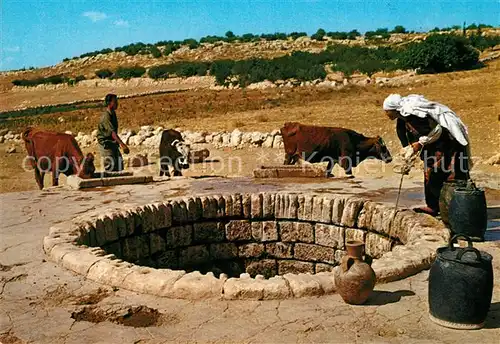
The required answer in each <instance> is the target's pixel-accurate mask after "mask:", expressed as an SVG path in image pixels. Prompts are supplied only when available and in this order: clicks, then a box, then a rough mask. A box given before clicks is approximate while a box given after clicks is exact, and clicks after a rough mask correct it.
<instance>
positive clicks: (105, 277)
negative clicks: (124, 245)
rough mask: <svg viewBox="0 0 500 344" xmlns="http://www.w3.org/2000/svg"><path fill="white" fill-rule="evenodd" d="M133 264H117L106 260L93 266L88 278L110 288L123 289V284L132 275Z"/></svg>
mask: <svg viewBox="0 0 500 344" xmlns="http://www.w3.org/2000/svg"><path fill="white" fill-rule="evenodd" d="M131 266H133V265H132V264H129V263H126V262H121V263H116V262H113V261H112V260H110V259H107V258H104V259H102V260H99V261H98V262H96V263H95V264H93V265H92V266H91V267H90V269H89V270H88V272H87V278H88V279H90V280H92V281H95V282H98V283H102V284H107V285H109V286H116V287H120V288H122V287H123V286H122V282H123V280H124V279H125V277H126V276H127V275H128V274H129V273H130V267H131Z"/></svg>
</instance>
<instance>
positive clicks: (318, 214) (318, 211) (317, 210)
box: [311, 197, 328, 223]
mask: <svg viewBox="0 0 500 344" xmlns="http://www.w3.org/2000/svg"><path fill="white" fill-rule="evenodd" d="M323 201H324V199H323V197H314V198H313V204H312V214H311V219H312V221H315V222H321V220H322V219H323ZM327 223H328V222H327Z"/></svg>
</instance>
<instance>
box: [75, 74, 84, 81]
mask: <svg viewBox="0 0 500 344" xmlns="http://www.w3.org/2000/svg"><path fill="white" fill-rule="evenodd" d="M82 80H85V76H83V75H78V76H77V77H76V78H75V82H77V83H78V82H80V81H82Z"/></svg>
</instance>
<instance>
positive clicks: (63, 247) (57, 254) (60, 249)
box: [48, 242, 81, 263]
mask: <svg viewBox="0 0 500 344" xmlns="http://www.w3.org/2000/svg"><path fill="white" fill-rule="evenodd" d="M79 250H81V248H80V247H78V246H76V245H73V244H70V243H67V242H65V243H61V244H58V245H55V246H54V247H52V249H51V250H50V253H48V255H49V257H50V260H52V261H53V262H56V263H61V260H62V258H63V257H64V256H65V255H66V254H68V253H70V252H76V251H79Z"/></svg>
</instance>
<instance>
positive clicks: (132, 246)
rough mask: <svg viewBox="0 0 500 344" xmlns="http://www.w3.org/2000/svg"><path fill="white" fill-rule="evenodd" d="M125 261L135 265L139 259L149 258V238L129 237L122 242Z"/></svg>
mask: <svg viewBox="0 0 500 344" xmlns="http://www.w3.org/2000/svg"><path fill="white" fill-rule="evenodd" d="M121 244H122V255H123V259H124V260H126V261H128V262H131V263H134V262H136V261H137V260H139V259H142V258H146V257H148V256H149V255H150V254H149V238H147V237H145V236H135V237H127V238H124V239H122V240H121Z"/></svg>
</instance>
